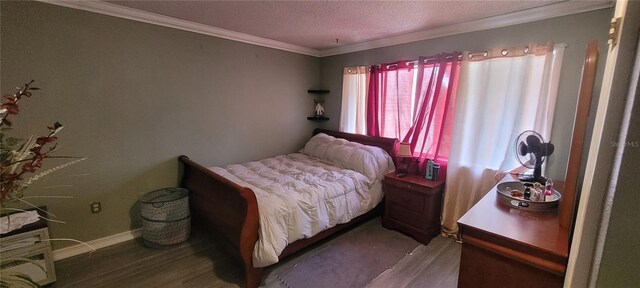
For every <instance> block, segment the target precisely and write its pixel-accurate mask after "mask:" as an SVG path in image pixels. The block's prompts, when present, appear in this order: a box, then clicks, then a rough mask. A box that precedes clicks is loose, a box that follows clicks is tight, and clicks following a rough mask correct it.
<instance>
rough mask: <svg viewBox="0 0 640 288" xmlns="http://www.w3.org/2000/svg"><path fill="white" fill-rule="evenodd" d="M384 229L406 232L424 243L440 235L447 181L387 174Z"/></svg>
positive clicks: (383, 217) (418, 176)
mask: <svg viewBox="0 0 640 288" xmlns="http://www.w3.org/2000/svg"><path fill="white" fill-rule="evenodd" d="M382 190H383V191H384V194H385V203H384V205H385V206H384V215H383V216H382V226H383V227H385V228H387V229H394V230H398V231H400V232H404V233H406V234H408V235H410V236H412V237H413V238H414V239H416V240H418V241H419V242H421V243H423V244H425V245H426V244H429V242H431V239H432V238H433V237H434V236H435V235H438V233H440V211H442V192H443V190H444V181H442V180H441V181H430V180H427V179H425V178H424V177H423V176H421V175H407V176H405V177H402V178H400V177H398V176H397V174H396V173H395V172H393V173H389V174H386V175H385V176H384V180H383V186H382Z"/></svg>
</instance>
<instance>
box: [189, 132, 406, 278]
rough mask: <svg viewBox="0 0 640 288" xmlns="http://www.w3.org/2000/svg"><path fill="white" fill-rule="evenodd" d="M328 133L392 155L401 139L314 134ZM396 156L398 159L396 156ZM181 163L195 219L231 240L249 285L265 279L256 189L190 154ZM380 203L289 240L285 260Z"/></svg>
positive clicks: (371, 213)
mask: <svg viewBox="0 0 640 288" xmlns="http://www.w3.org/2000/svg"><path fill="white" fill-rule="evenodd" d="M318 133H325V134H328V135H331V136H334V137H336V138H343V139H346V140H349V141H353V142H358V143H362V144H365V145H371V146H377V147H380V148H382V149H384V150H385V151H387V153H389V155H392V157H393V155H394V154H393V151H394V148H395V146H396V145H397V142H398V140H397V139H392V138H382V137H371V136H365V135H357V134H350V133H344V132H337V131H331V130H323V129H315V130H314V131H313V135H316V134H318ZM394 159H395V158H394ZM179 160H180V162H181V163H182V181H181V186H182V187H184V188H187V189H188V190H189V191H190V198H191V199H190V201H189V202H190V206H191V214H192V216H193V217H194V219H195V220H196V221H198V222H201V223H203V224H205V225H206V227H207V228H213V229H215V230H216V231H217V232H218V233H219V234H220V235H221V236H222V238H224V239H226V240H228V242H229V244H231V245H228V246H230V247H231V249H230V250H231V253H232V254H235V255H236V256H239V258H240V259H241V261H242V265H243V266H244V272H245V280H246V287H248V288H254V287H258V286H259V285H260V282H261V281H262V268H256V267H253V248H254V246H255V244H256V242H257V241H258V225H260V224H259V214H258V203H257V201H256V196H255V194H254V193H253V191H252V190H251V189H249V188H247V187H242V186H240V185H238V184H236V183H234V182H232V181H229V180H227V179H226V178H224V177H222V176H220V175H218V174H216V173H214V172H213V171H211V170H209V169H207V168H206V167H204V166H202V165H200V164H198V163H196V162H194V161H193V160H191V159H189V157H187V156H184V155H182V156H180V157H179ZM380 211H381V209H380V205H378V207H376V208H374V209H373V210H371V211H369V212H367V213H365V214H363V215H360V216H358V217H356V218H354V219H352V220H351V222H349V223H344V224H338V225H337V226H335V227H333V228H330V229H328V230H325V231H322V232H320V233H318V234H317V235H315V236H313V237H311V238H306V239H300V240H297V241H295V242H292V243H289V245H287V247H285V249H284V250H283V251H282V253H281V254H280V256H279V258H280V259H282V258H284V257H286V256H288V255H291V254H292V253H294V252H296V251H299V250H301V249H303V248H305V247H308V246H309V245H311V244H313V243H315V242H317V241H319V240H322V239H323V238H326V237H328V236H330V235H333V234H335V233H336V232H338V231H340V230H344V229H345V228H348V227H350V226H353V225H355V224H357V223H360V222H362V221H364V220H367V219H369V218H371V217H373V216H375V215H378V214H379V213H380Z"/></svg>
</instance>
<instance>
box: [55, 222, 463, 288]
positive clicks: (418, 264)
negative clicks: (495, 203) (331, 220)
mask: <svg viewBox="0 0 640 288" xmlns="http://www.w3.org/2000/svg"><path fill="white" fill-rule="evenodd" d="M363 235H365V236H366V237H369V236H370V237H371V238H374V239H371V240H367V241H366V242H367V243H366V245H369V246H367V247H372V249H371V250H369V249H368V248H366V249H362V247H359V248H358V247H352V248H350V247H351V246H353V245H365V244H358V243H363V242H365V241H362V239H363V238H362V237H363ZM380 235H382V236H384V237H382V236H380ZM390 237H391V238H390ZM375 238H379V239H380V240H379V241H384V242H385V243H376V242H375V241H376V240H375ZM408 241H414V240H412V239H410V238H408V237H407V236H405V235H402V234H400V233H398V232H395V231H390V230H386V229H384V228H382V227H381V226H380V219H379V218H376V219H373V220H371V221H369V222H367V223H364V224H362V225H361V226H359V227H356V228H355V229H352V230H350V231H347V232H346V233H344V234H342V235H339V236H337V237H333V238H331V239H329V240H328V241H325V242H323V243H321V244H319V245H316V246H314V247H313V248H311V249H309V250H306V251H304V252H303V253H298V254H296V255H293V257H291V258H288V259H287V260H286V261H284V262H283V263H280V264H276V265H274V266H272V267H270V268H268V269H267V271H266V273H265V277H264V278H265V279H264V281H263V287H269V288H276V287H286V288H297V287H298V286H300V287H301V286H304V287H323V285H321V283H324V284H327V283H329V282H327V281H318V280H321V279H316V280H315V281H314V279H308V281H302V282H301V281H300V280H299V279H298V281H294V280H296V279H297V278H300V275H314V274H313V273H308V272H307V271H305V270H301V269H317V267H319V266H323V267H332V266H335V267H334V268H331V269H333V270H334V271H335V273H333V274H331V275H333V276H334V277H337V279H332V281H330V282H331V283H333V284H332V285H333V286H332V287H331V288H340V287H371V288H375V287H425V288H428V287H444V288H447V287H451V288H453V287H456V285H457V279H458V267H459V259H460V245H459V244H457V243H455V241H453V240H452V239H447V238H443V237H440V236H438V237H436V238H434V239H433V241H432V242H431V243H430V244H429V245H427V246H425V245H420V244H419V243H417V242H415V243H414V244H411V243H409V242H408ZM386 242H392V243H386ZM354 243H355V244H354ZM394 243H398V244H396V245H404V246H402V247H405V248H401V249H400V248H398V247H390V246H389V245H394ZM400 243H402V244H400ZM350 245H351V246H350ZM345 247H346V248H345ZM376 247H377V249H376ZM409 247H416V248H415V249H414V248H409ZM393 248H395V250H394V249H393ZM407 248H408V249H407ZM340 249H353V252H350V253H351V255H350V256H349V257H351V259H363V260H365V261H362V262H367V261H369V263H352V262H354V261H351V260H350V261H335V258H336V256H337V257H340V255H341V253H344V250H340ZM380 249H382V250H380ZM412 250H413V251H412ZM341 251H342V252H341ZM363 251H364V252H363ZM389 251H395V252H393V253H395V254H391V255H387V256H380V257H382V258H383V259H378V258H380V257H377V258H376V257H374V256H375V255H374V254H376V253H377V254H381V253H382V252H386V253H387V254H389V253H391V252H389ZM403 251H404V252H403ZM329 253H334V254H338V255H334V256H331V257H329V256H327V254H329ZM354 253H355V254H354ZM357 253H369V254H371V255H358V254H357ZM398 253H401V254H398ZM345 254H346V253H345ZM372 255H373V256H372ZM394 255H395V256H394ZM322 257H324V258H322ZM325 259H333V260H331V261H332V262H331V263H322V261H325V262H326V261H328V260H325ZM366 259H373V260H366ZM398 259H399V260H398ZM372 261H382V262H381V263H382V264H384V265H388V266H383V267H382V268H383V269H379V268H377V269H378V270H369V271H364V270H363V269H365V270H366V269H367V268H366V267H367V266H372V267H373V266H375V265H374V263H371V262H372ZM384 261H387V262H384ZM334 262H335V263H334ZM306 263H307V264H311V265H308V268H305V265H307V264H306ZM381 263H377V264H378V266H379V265H382V264H381ZM356 265H361V269H355V270H354V269H353V266H356ZM55 269H56V274H57V278H58V281H57V282H56V283H55V284H54V285H53V286H52V287H58V288H64V287H74V288H75V287H170V288H173V287H176V288H181V287H190V288H191V287H211V288H216V287H243V286H244V283H243V281H242V274H241V272H242V270H241V267H240V266H239V265H238V264H237V262H236V261H235V260H234V259H233V258H231V257H229V256H228V255H227V254H226V252H225V251H224V250H223V249H222V247H221V245H220V243H219V240H218V239H216V237H212V236H211V235H210V233H205V232H203V231H201V230H200V229H197V228H196V227H194V229H193V231H192V236H191V238H190V239H189V241H187V242H185V243H182V244H179V245H177V246H174V247H171V248H163V249H152V248H148V247H146V246H145V245H144V244H143V241H142V240H141V239H136V240H131V241H127V242H125V243H121V244H118V245H114V246H110V247H107V248H104V249H100V250H98V251H96V252H94V253H93V254H84V255H79V256H76V257H72V258H68V259H64V260H61V261H58V262H56V263H55ZM324 269H326V268H324ZM372 269H373V268H372ZM341 271H359V272H358V273H359V277H360V278H362V277H363V276H362V275H363V274H362V272H363V271H364V272H368V274H371V273H372V271H373V273H374V274H371V275H370V276H367V277H369V278H362V279H359V282H354V278H357V277H356V275H351V274H349V273H340V272H341ZM310 272H313V270H310ZM295 273H298V275H296V274H295ZM378 273H380V274H378ZM317 274H318V275H316V276H311V277H317V278H322V277H327V274H326V273H324V272H323V273H317ZM364 274H367V273H364ZM287 280H289V282H287ZM325 280H326V279H325ZM355 283H358V284H355ZM361 283H365V284H361ZM291 284H294V285H291ZM354 285H355V286H354Z"/></svg>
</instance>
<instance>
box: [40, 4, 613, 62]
mask: <svg viewBox="0 0 640 288" xmlns="http://www.w3.org/2000/svg"><path fill="white" fill-rule="evenodd" d="M36 1H40V2H44V3H49V4H53V5H58V6H64V7H69V8H74V9H80V10H85V11H90V12H95V13H99V14H105V15H110V16H115V17H120V18H125V19H130V20H135V21H140V22H145V23H150V24H155V25H160V26H165V27H170V28H175V29H180V30H184V31H190V32H194V33H199V34H204V35H209V36H214V37H219V38H224V39H229V40H233V41H238V42H243V43H249V44H253V45H258V46H264V47H269V48H274V49H279V50H284V51H289V52H294V53H299V54H304V55H310V56H315V57H326V56H333V55H339V54H346V53H352V52H358V51H364V50H369V49H374V48H381V47H387V46H393V45H399V44H404V43H410V42H416V41H421V40H427V39H433V38H437V37H444V36H450V35H456V34H462V33H468V32H474V31H480V30H487V29H493V28H500V27H505V26H511V25H516V24H522V23H528V22H533V21H540V20H545V19H549V18H554V17H560V16H566V15H570V14H576V13H582V12H587V11H592V10H599V9H605V8H610V7H613V5H614V2H612V1H607V2H600V1H566V2H560V3H556V4H549V5H545V6H541V7H537V8H532V9H527V10H522V11H517V12H513V13H509V14H503V15H498V16H493V17H487V18H482V19H478V20H473V21H468V22H462V23H457V24H453V25H447V26H442V27H438V28H434V29H429V30H423V31H417V32H413V33H407V34H401V35H395V36H390V37H385V38H381V39H376V40H372V41H367V42H362V43H356V44H351V45H345V46H341V47H336V48H329V49H324V50H317V49H312V48H307V47H303V46H299V45H294V44H289V43H285V42H281V41H276V40H271V39H267V38H263V37H258V36H253V35H249V34H245V33H240V32H234V31H230V30H226V29H222V28H218V27H213V26H209V25H205V24H200V23H195V22H191V21H186V20H182V19H178V18H173V17H169V16H165V15H160V14H156V13H151V12H146V11H142V10H138V9H133V8H128V7H124V6H120V5H116V4H112V3H108V2H102V1H82V0H75V1H71V0H36Z"/></svg>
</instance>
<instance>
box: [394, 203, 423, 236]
mask: <svg viewBox="0 0 640 288" xmlns="http://www.w3.org/2000/svg"><path fill="white" fill-rule="evenodd" d="M387 212H388V214H387V217H389V218H390V219H394V220H396V221H398V222H399V223H403V224H405V225H408V226H412V227H414V228H417V229H418V230H420V231H422V230H426V229H427V228H428V227H427V224H428V223H427V221H425V219H424V215H422V214H420V213H416V212H413V211H409V210H407V209H405V208H403V207H401V206H394V205H392V206H391V207H389V208H388V210H387Z"/></svg>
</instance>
